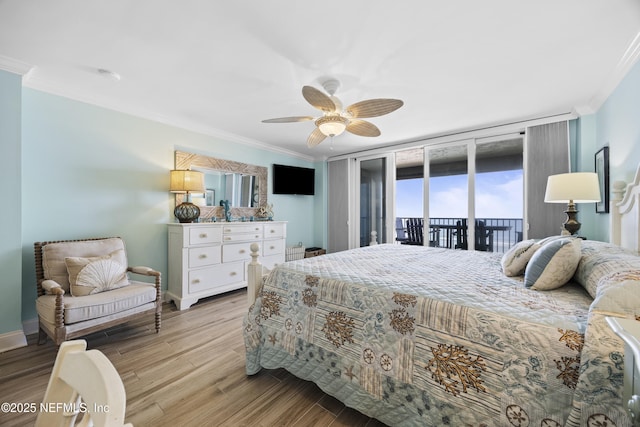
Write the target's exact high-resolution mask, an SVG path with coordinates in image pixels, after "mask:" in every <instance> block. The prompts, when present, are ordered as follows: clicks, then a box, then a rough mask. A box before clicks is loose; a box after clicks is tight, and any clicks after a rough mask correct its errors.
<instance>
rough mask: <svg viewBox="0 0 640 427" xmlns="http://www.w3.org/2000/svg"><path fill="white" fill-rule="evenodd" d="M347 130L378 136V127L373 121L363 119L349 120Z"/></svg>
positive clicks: (356, 133)
mask: <svg viewBox="0 0 640 427" xmlns="http://www.w3.org/2000/svg"><path fill="white" fill-rule="evenodd" d="M346 130H347V131H348V132H351V133H352V134H354V135H360V136H380V129H378V127H377V126H376V125H374V124H373V123H370V122H367V121H365V120H349V124H348V125H347V129H346Z"/></svg>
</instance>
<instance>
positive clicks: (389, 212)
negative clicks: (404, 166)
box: [357, 155, 395, 247]
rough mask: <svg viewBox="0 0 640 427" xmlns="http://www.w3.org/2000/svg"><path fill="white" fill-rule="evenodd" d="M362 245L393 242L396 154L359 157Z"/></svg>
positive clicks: (360, 239)
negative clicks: (394, 157)
mask: <svg viewBox="0 0 640 427" xmlns="http://www.w3.org/2000/svg"><path fill="white" fill-rule="evenodd" d="M357 164H358V167H357V173H358V186H357V188H358V193H359V194H358V200H359V206H358V212H359V215H358V227H357V230H359V236H358V237H359V238H358V241H359V245H360V246H361V247H362V246H368V245H370V244H371V243H387V242H392V241H393V233H392V231H393V226H392V218H393V180H394V176H395V174H394V170H393V168H390V167H389V165H393V155H385V156H378V157H372V158H363V159H358V160H357Z"/></svg>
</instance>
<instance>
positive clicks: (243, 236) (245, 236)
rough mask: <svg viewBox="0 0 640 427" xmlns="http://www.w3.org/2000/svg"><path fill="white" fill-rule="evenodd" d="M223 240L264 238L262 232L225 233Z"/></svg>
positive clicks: (253, 240) (247, 240)
mask: <svg viewBox="0 0 640 427" xmlns="http://www.w3.org/2000/svg"><path fill="white" fill-rule="evenodd" d="M222 240H223V241H224V242H225V243H227V242H256V241H258V240H262V233H260V234H258V233H234V234H225V235H224V236H223V238H222Z"/></svg>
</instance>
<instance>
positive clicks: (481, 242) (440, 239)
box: [396, 217, 522, 252]
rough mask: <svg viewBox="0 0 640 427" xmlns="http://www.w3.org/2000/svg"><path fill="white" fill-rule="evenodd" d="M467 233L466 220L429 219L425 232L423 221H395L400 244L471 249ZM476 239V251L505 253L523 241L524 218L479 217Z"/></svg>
mask: <svg viewBox="0 0 640 427" xmlns="http://www.w3.org/2000/svg"><path fill="white" fill-rule="evenodd" d="M468 234H469V233H468V225H467V219H466V218H430V219H429V229H428V230H427V232H426V233H425V229H424V224H423V219H422V218H407V217H397V218H396V241H397V242H399V243H404V244H415V245H422V244H425V245H428V246H435V247H443V248H452V249H468V247H469V246H470V245H469V242H468V240H467V239H468ZM424 236H426V237H427V238H428V242H423V240H424ZM475 237H476V238H475V248H476V250H482V251H490V252H506V251H507V250H508V249H509V248H510V247H511V246H513V245H514V244H516V243H517V242H519V241H521V240H522V218H476V220H475Z"/></svg>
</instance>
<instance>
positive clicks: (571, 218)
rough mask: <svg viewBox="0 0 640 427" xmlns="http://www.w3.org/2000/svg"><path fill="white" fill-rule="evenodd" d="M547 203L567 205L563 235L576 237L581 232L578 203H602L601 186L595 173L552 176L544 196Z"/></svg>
mask: <svg viewBox="0 0 640 427" xmlns="http://www.w3.org/2000/svg"><path fill="white" fill-rule="evenodd" d="M544 201H545V202H546V203H567V210H566V211H564V213H566V214H567V220H566V221H565V222H564V223H563V224H562V227H563V229H562V234H570V235H576V234H577V233H578V230H580V223H579V222H578V220H577V215H578V211H577V210H576V203H595V202H599V201H600V185H599V183H598V174H596V173H595V172H573V173H561V174H558V175H550V176H549V178H548V179H547V190H546V192H545V194H544Z"/></svg>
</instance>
